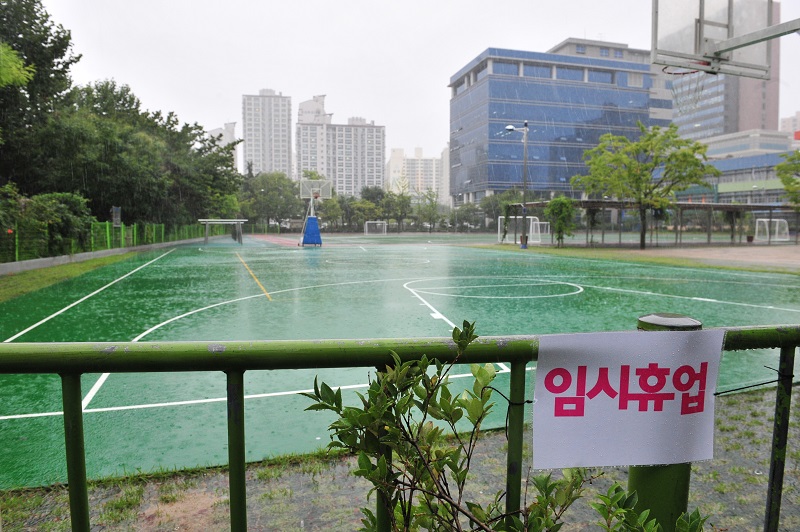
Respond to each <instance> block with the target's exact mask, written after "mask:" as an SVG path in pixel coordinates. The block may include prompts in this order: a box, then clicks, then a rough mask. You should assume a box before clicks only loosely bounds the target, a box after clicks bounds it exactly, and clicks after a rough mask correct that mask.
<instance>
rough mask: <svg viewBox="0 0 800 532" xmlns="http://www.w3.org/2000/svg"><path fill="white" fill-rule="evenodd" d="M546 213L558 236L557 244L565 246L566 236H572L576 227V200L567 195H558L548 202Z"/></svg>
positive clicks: (551, 226)
mask: <svg viewBox="0 0 800 532" xmlns="http://www.w3.org/2000/svg"><path fill="white" fill-rule="evenodd" d="M544 215H545V216H547V219H548V221H549V222H550V228H551V230H552V231H553V234H554V235H555V236H556V245H557V246H558V247H563V246H564V236H565V235H566V236H572V230H573V229H574V228H575V202H574V201H573V200H572V199H571V198H568V197H566V196H556V197H555V198H553V199H552V200H550V201H549V202H548V203H547V206H546V207H545V208H544Z"/></svg>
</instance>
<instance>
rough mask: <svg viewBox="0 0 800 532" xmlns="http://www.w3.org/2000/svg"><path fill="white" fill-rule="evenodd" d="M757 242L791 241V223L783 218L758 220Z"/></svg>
mask: <svg viewBox="0 0 800 532" xmlns="http://www.w3.org/2000/svg"><path fill="white" fill-rule="evenodd" d="M755 239H756V241H767V240H772V241H773V242H788V241H789V222H787V221H786V220H784V219H783V218H777V219H776V218H773V219H771V220H770V219H769V218H757V219H756V238H755Z"/></svg>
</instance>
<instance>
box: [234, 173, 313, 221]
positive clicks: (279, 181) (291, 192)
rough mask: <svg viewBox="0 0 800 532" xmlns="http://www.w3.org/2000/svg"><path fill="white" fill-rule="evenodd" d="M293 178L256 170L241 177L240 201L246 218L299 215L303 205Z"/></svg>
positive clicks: (262, 219)
mask: <svg viewBox="0 0 800 532" xmlns="http://www.w3.org/2000/svg"><path fill="white" fill-rule="evenodd" d="M299 195H300V191H299V189H298V185H297V183H296V182H294V181H292V180H291V179H289V178H288V177H286V174H284V173H282V172H271V173H267V174H258V175H256V176H254V177H252V178H249V179H247V180H246V181H245V184H244V187H243V193H242V199H241V201H240V204H241V206H242V213H243V215H244V216H245V217H246V218H248V219H249V220H252V221H256V220H260V221H261V222H262V223H269V221H270V220H275V221H277V222H281V221H283V220H288V219H290V218H297V217H299V216H302V214H303V210H304V205H303V200H301V199H300V197H299Z"/></svg>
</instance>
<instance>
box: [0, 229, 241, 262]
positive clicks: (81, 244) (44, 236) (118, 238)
mask: <svg viewBox="0 0 800 532" xmlns="http://www.w3.org/2000/svg"><path fill="white" fill-rule="evenodd" d="M227 231H228V229H227V228H225V227H221V226H215V227H212V228H211V231H210V235H211V236H219V235H224V234H226V233H227ZM204 236H205V227H204V226H203V225H201V224H191V225H181V226H176V227H173V228H171V229H169V230H167V229H166V228H165V226H164V224H128V225H125V224H121V225H119V226H117V227H115V226H114V225H113V224H112V223H111V222H95V223H93V224H92V225H91V229H90V230H89V231H88V232H87V234H86V235H83V237H81V238H80V239H78V238H60V237H59V238H58V240H57V241H56V242H53V241H51V239H50V238H49V234H48V231H47V228H46V227H41V226H39V225H32V224H18V225H15V226H14V227H13V228H8V229H5V228H4V230H3V231H0V263H3V262H20V261H25V260H31V259H39V258H44V257H57V256H60V255H74V254H76V253H85V252H90V251H103V250H106V249H117V248H126V247H136V246H145V245H149V244H161V243H165V242H177V241H180V240H188V239H192V238H203V237H204Z"/></svg>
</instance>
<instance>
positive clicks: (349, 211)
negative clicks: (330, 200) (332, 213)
mask: <svg viewBox="0 0 800 532" xmlns="http://www.w3.org/2000/svg"><path fill="white" fill-rule="evenodd" d="M336 199H337V201H338V202H339V208H340V209H341V211H342V225H343V226H346V227H348V228H350V227H351V226H352V225H353V215H354V213H355V211H354V210H353V204H354V203H355V201H356V199H355V198H354V197H353V196H337V197H336Z"/></svg>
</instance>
